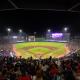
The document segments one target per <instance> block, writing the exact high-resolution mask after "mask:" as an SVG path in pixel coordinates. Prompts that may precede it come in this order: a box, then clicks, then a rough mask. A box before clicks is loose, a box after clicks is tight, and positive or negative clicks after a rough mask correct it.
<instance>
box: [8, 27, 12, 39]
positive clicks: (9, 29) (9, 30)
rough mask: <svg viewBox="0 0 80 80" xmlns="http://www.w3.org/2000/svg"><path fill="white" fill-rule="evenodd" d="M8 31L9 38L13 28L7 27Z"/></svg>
mask: <svg viewBox="0 0 80 80" xmlns="http://www.w3.org/2000/svg"><path fill="white" fill-rule="evenodd" d="M7 32H8V39H9V36H10V32H11V28H7Z"/></svg>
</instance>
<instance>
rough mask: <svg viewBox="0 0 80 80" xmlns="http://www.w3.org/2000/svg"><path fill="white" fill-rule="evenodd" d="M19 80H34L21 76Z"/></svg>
mask: <svg viewBox="0 0 80 80" xmlns="http://www.w3.org/2000/svg"><path fill="white" fill-rule="evenodd" d="M18 80H32V79H31V77H30V76H21V77H19V79H18Z"/></svg>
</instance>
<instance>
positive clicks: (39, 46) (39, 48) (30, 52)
mask: <svg viewBox="0 0 80 80" xmlns="http://www.w3.org/2000/svg"><path fill="white" fill-rule="evenodd" d="M15 50H16V55H19V56H22V57H23V58H28V57H31V56H32V57H33V58H34V59H37V58H40V57H41V58H42V59H43V58H49V56H52V57H56V58H57V57H60V56H62V55H65V53H66V49H65V43H58V42H26V43H17V44H15Z"/></svg>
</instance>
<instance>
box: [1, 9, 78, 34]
mask: <svg viewBox="0 0 80 80" xmlns="http://www.w3.org/2000/svg"><path fill="white" fill-rule="evenodd" d="M8 26H9V27H11V28H12V30H13V32H17V31H18V29H23V31H24V32H26V33H27V34H33V32H37V34H45V32H46V30H47V29H48V28H50V29H51V30H52V31H53V32H60V31H62V29H63V27H68V28H69V32H71V33H72V34H78V33H80V13H72V12H59V11H57V12H55V11H48V10H42V11H41V10H11V11H1V12H0V32H1V33H4V34H6V28H7V27H8Z"/></svg>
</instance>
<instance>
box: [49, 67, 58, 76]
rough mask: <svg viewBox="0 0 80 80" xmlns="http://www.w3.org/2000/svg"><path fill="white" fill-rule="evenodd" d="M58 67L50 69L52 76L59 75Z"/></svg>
mask: <svg viewBox="0 0 80 80" xmlns="http://www.w3.org/2000/svg"><path fill="white" fill-rule="evenodd" d="M58 72H59V71H58V69H57V68H52V69H51V70H50V75H51V76H55V75H57V74H58Z"/></svg>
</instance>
